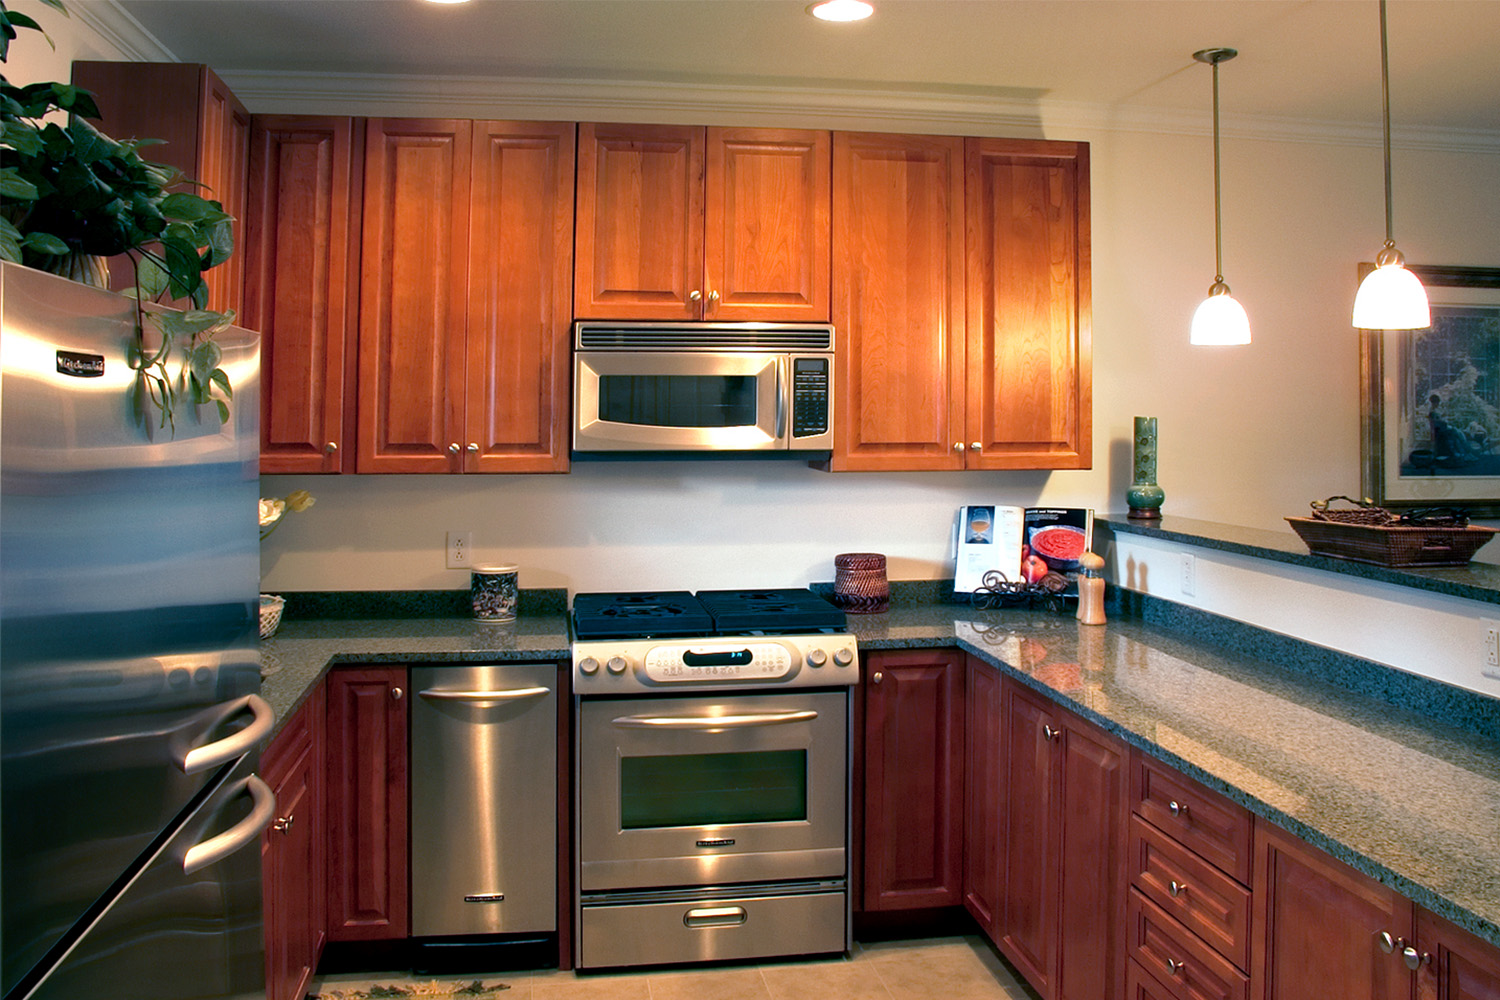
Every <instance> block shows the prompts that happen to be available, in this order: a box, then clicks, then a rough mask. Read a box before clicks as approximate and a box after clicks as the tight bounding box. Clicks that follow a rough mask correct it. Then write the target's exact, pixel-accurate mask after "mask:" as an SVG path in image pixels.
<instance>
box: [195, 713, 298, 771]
mask: <svg viewBox="0 0 1500 1000" xmlns="http://www.w3.org/2000/svg"><path fill="white" fill-rule="evenodd" d="M247 708H248V709H249V710H250V714H251V715H253V716H254V717H255V718H254V719H252V720H251V722H250V725H248V726H246V727H245V728H244V729H241V730H240V731H239V732H237V733H235V734H234V735H232V736H227V737H225V738H224V739H222V740H215V741H214V742H212V743H205V744H204V745H203V746H201V747H194V748H193V749H191V750H189V751H187V752H186V753H185V754H183V755H182V760H181V762H180V764H179V766H180V767H181V768H182V773H183V774H198V773H199V772H201V771H207V770H209V769H210V768H215V767H218V766H219V765H220V764H222V763H224V762H225V761H230V760H234V759H235V758H236V757H242V756H244V755H245V754H246V753H248V752H249V751H250V750H251V749H253V748H254V747H255V745H256V744H258V743H259V742H260V741H261V740H262V739H264V738H265V736H266V734H267V733H269V732H270V731H271V727H272V726H273V725H275V724H276V712H275V710H274V709H272V708H271V706H270V705H269V704H267V703H266V700H265V699H264V698H262V697H261V696H260V695H258V694H247V695H245V697H243V698H238V699H236V700H234V701H231V702H226V703H225V704H224V705H223V706H222V711H220V712H219V714H218V717H217V718H216V719H215V720H214V721H215V724H218V723H220V722H224V721H225V720H227V719H230V718H233V717H234V716H235V715H238V714H239V713H240V712H242V711H244V710H245V709H247Z"/></svg>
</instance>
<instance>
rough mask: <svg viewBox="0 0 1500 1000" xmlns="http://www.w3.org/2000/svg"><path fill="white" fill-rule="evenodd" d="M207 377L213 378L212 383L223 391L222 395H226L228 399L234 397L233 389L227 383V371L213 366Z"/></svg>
mask: <svg viewBox="0 0 1500 1000" xmlns="http://www.w3.org/2000/svg"><path fill="white" fill-rule="evenodd" d="M208 377H209V378H210V379H212V380H213V383H214V385H216V386H218V387H219V388H220V389H222V390H223V391H224V395H226V396H228V397H229V398H230V399H233V398H234V389H233V388H232V387H231V386H230V385H229V373H228V372H226V371H225V370H224V369H222V368H215V369H214V370H213V371H211V372H209V373H208Z"/></svg>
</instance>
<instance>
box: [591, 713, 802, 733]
mask: <svg viewBox="0 0 1500 1000" xmlns="http://www.w3.org/2000/svg"><path fill="white" fill-rule="evenodd" d="M817 717H818V713H817V712H813V711H800V712H746V713H743V714H741V715H622V716H620V717H619V718H618V719H616V720H614V721H615V725H617V726H622V727H624V728H626V729H706V730H715V729H745V728H748V727H750V726H781V725H786V724H787V723H791V722H810V721H811V720H813V719H816V718H817Z"/></svg>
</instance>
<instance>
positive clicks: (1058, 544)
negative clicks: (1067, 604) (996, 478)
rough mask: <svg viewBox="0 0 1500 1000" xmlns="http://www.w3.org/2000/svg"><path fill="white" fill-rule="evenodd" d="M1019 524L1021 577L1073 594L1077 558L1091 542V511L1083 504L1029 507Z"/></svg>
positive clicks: (1076, 580) (1076, 577)
mask: <svg viewBox="0 0 1500 1000" xmlns="http://www.w3.org/2000/svg"><path fill="white" fill-rule="evenodd" d="M1022 523H1023V532H1022V534H1023V539H1024V540H1023V541H1022V543H1021V578H1022V579H1023V580H1025V581H1026V582H1027V583H1040V584H1044V585H1046V586H1047V589H1048V590H1051V591H1053V592H1054V593H1058V592H1060V593H1062V594H1064V595H1068V596H1074V597H1076V596H1077V595H1078V573H1079V565H1078V561H1079V559H1081V558H1082V557H1083V554H1084V553H1085V552H1087V551H1089V550H1090V549H1091V548H1093V544H1094V512H1093V511H1092V510H1090V509H1086V508H1082V507H1028V508H1027V509H1026V513H1025V516H1024V518H1023V521H1022ZM1059 578H1061V579H1059ZM1064 582H1065V584H1066V585H1065V586H1059V584H1060V583H1064Z"/></svg>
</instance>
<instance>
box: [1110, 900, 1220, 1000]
mask: <svg viewBox="0 0 1500 1000" xmlns="http://www.w3.org/2000/svg"><path fill="white" fill-rule="evenodd" d="M1126 924H1127V931H1128V939H1127V944H1126V951H1127V954H1128V955H1129V956H1130V958H1131V959H1133V960H1134V961H1136V962H1139V963H1140V964H1141V966H1142V967H1143V968H1145V969H1148V970H1152V975H1153V976H1155V977H1156V979H1157V982H1158V983H1160V985H1162V986H1164V987H1166V989H1167V990H1168V991H1169V992H1170V993H1171V994H1172V996H1174V997H1181V998H1184V1000H1249V996H1250V977H1249V976H1247V975H1245V974H1244V973H1243V972H1241V971H1240V970H1239V969H1236V968H1235V967H1234V966H1233V965H1231V964H1230V963H1229V960H1228V959H1226V958H1224V957H1223V956H1222V955H1220V954H1218V953H1217V952H1215V951H1214V950H1213V949H1212V948H1210V947H1208V945H1206V944H1204V943H1203V942H1202V941H1199V940H1198V939H1197V938H1195V937H1194V936H1193V935H1191V934H1189V933H1188V932H1187V931H1185V930H1183V928H1182V925H1180V924H1178V923H1177V922H1176V921H1175V920H1173V919H1172V918H1171V917H1169V916H1167V914H1166V913H1165V912H1164V911H1163V910H1162V909H1161V908H1160V907H1158V906H1157V905H1156V904H1155V903H1152V902H1150V901H1149V900H1147V899H1146V898H1145V897H1144V896H1142V895H1141V893H1140V891H1139V890H1138V889H1132V890H1130V903H1129V916H1128V919H1127V921H1126Z"/></svg>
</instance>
